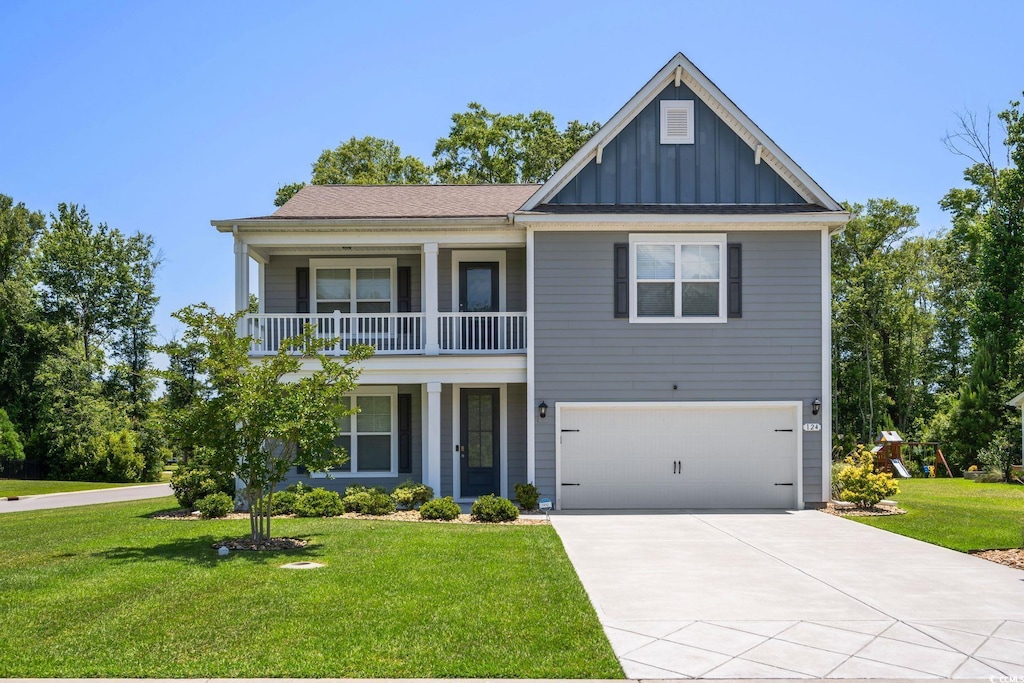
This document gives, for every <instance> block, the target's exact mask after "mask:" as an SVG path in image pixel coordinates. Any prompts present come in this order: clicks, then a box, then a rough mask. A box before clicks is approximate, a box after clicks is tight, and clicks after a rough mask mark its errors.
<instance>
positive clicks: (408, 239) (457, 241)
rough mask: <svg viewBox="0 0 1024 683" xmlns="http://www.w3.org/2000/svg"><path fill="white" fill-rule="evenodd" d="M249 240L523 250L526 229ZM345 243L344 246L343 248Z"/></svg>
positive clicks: (320, 233)
mask: <svg viewBox="0 0 1024 683" xmlns="http://www.w3.org/2000/svg"><path fill="white" fill-rule="evenodd" d="M245 240H246V242H247V243H248V244H252V245H254V246H257V247H265V248H266V247H269V248H273V247H328V248H332V249H338V248H339V247H340V246H351V247H363V246H365V247H415V246H422V245H423V244H428V243H431V242H434V243H438V244H442V245H445V246H458V247H462V248H466V249H473V248H484V249H487V248H492V249H493V248H495V247H510V248H511V247H522V246H523V245H524V244H525V243H526V233H525V229H524V228H508V229H505V230H500V231H499V230H487V229H479V230H472V229H465V230H433V231H425V230H422V231H413V230H361V231H360V230H315V229H309V228H306V229H302V228H299V227H292V226H272V227H270V228H267V229H266V230H259V231H255V232H252V231H250V232H247V233H246V235H245ZM339 242H341V244H339Z"/></svg>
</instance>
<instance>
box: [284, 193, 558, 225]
mask: <svg viewBox="0 0 1024 683" xmlns="http://www.w3.org/2000/svg"><path fill="white" fill-rule="evenodd" d="M538 187H540V186H539V185H307V186H306V187H304V188H302V189H301V190H299V192H298V194H296V195H295V196H294V197H292V198H291V199H289V200H288V202H287V203H285V205H284V206H282V207H281V208H280V209H278V210H277V211H275V212H274V214H273V216H271V218H296V219H318V218H319V219H324V218H339V219H358V218H486V217H500V216H507V215H508V214H510V213H512V212H513V211H515V210H516V209H518V208H519V207H521V206H522V205H523V204H524V203H525V202H526V200H527V199H529V197H530V196H531V195H532V194H533V193H534V192H536V191H537V188H538Z"/></svg>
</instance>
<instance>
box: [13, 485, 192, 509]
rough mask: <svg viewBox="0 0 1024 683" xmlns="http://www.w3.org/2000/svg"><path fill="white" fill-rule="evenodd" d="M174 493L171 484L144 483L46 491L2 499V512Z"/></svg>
mask: <svg viewBox="0 0 1024 683" xmlns="http://www.w3.org/2000/svg"><path fill="white" fill-rule="evenodd" d="M170 495H173V494H172V491H171V485H170V484H143V485H141V486H122V487H119V488H113V489H94V490H92V491H71V492H68V493H44V494H40V495H38V496H24V497H22V498H19V499H18V500H7V499H6V498H2V499H0V513H4V512H25V511H29V510H49V509H52V508H68V507H77V506H79V505H96V504H97V503H120V502H123V501H126V500H145V499H147V498H163V497H164V496H170Z"/></svg>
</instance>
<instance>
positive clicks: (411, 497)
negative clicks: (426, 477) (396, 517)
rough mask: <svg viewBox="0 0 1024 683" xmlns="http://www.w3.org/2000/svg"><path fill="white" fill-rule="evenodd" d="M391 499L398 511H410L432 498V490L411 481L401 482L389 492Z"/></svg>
mask: <svg viewBox="0 0 1024 683" xmlns="http://www.w3.org/2000/svg"><path fill="white" fill-rule="evenodd" d="M391 497H392V498H393V499H394V500H395V504H396V505H397V506H398V508H399V509H400V510H412V509H413V508H417V507H419V506H420V505H423V504H424V503H426V502H427V501H428V500H430V499H431V498H433V497H434V489H432V488H430V487H429V486H427V485H426V484H421V483H419V482H415V481H413V480H412V479H408V480H406V481H403V482H402V483H401V484H399V485H398V486H396V487H395V490H394V491H392V492H391Z"/></svg>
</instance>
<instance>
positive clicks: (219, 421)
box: [174, 304, 373, 542]
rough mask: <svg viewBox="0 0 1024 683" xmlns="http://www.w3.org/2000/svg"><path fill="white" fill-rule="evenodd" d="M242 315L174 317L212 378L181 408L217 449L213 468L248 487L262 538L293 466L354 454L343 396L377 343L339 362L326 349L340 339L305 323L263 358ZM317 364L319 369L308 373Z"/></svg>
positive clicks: (197, 311)
mask: <svg viewBox="0 0 1024 683" xmlns="http://www.w3.org/2000/svg"><path fill="white" fill-rule="evenodd" d="M243 315H244V312H242V313H236V314H234V315H223V314H219V313H217V312H216V311H215V310H214V309H213V308H211V307H210V306H208V305H206V304H199V305H197V306H190V307H188V308H185V309H182V310H180V311H178V312H177V313H175V314H174V317H175V318H177V319H178V320H180V321H181V322H183V323H185V325H186V326H187V330H186V332H185V335H184V340H185V343H187V344H195V345H196V347H197V348H199V349H200V350H201V353H200V357H201V358H202V360H201V362H200V364H199V373H200V376H201V380H202V381H203V382H204V383H205V384H206V390H205V391H202V392H199V396H200V398H199V399H198V400H194V401H193V402H191V403H190V404H189V405H188V406H186V407H184V408H182V409H183V410H185V411H187V412H188V415H187V417H186V419H184V420H182V421H181V422H180V424H182V425H184V426H185V428H187V429H190V430H192V432H193V433H192V434H189V435H188V438H189V439H190V440H191V442H192V443H195V444H196V445H201V446H204V447H206V448H207V449H209V451H210V452H212V453H215V454H216V456H215V457H213V458H212V459H211V460H212V462H211V463H210V465H211V467H213V468H217V469H221V470H222V471H225V472H233V473H234V475H235V476H236V477H238V479H239V480H240V481H241V482H242V483H243V484H244V485H245V489H244V490H243V491H242V492H241V495H242V496H243V497H244V498H245V501H246V503H247V504H248V506H249V522H250V531H251V538H252V540H253V541H254V542H264V541H266V540H268V539H270V518H271V506H270V505H269V504H268V502H269V501H270V499H271V496H273V493H274V489H275V488H277V486H278V484H280V483H281V481H282V480H283V479H284V477H285V475H286V474H287V473H288V470H289V469H291V468H292V467H295V466H301V467H305V468H307V469H309V470H325V469H329V468H331V467H336V466H339V465H342V464H343V463H345V461H346V460H347V459H348V454H347V453H346V452H345V450H344V449H343V448H340V447H338V446H336V445H335V443H334V439H335V437H336V436H337V435H338V420H339V419H341V418H342V417H344V416H346V415H349V414H351V413H352V412H354V410H353V409H349V408H346V407H345V403H344V401H343V400H342V398H343V397H344V395H345V394H347V393H349V392H351V391H352V390H353V389H354V388H355V386H356V379H357V378H358V376H359V370H358V368H357V367H355V364H356V363H358V362H359V361H362V360H364V359H366V358H369V357H370V355H372V353H373V349H372V348H371V347H369V346H352V347H350V348H349V350H348V355H347V356H345V357H344V358H342V359H340V360H336V359H334V358H331V357H328V356H327V355H325V354H324V353H323V350H324V349H325V348H327V347H330V346H333V345H334V344H336V343H337V341H338V340H337V339H323V338H318V337H317V335H316V330H315V328H314V327H313V325H306V329H305V330H304V331H303V333H302V334H301V335H299V336H297V337H292V338H290V339H287V340H285V341H284V342H282V343H281V347H280V350H279V351H278V352H277V353H276V354H274V355H272V356H266V357H264V358H261V359H260V360H259V361H258V362H256V361H254V360H252V359H250V358H249V346H250V343H251V342H252V341H253V340H252V338H251V337H243V336H240V335H239V334H238V333H237V326H238V321H239V320H240V319H241V317H242V316H243ZM311 361H312V363H310V362H311ZM309 364H312V365H314V367H315V369H314V370H312V371H304V370H303V366H304V365H309Z"/></svg>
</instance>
